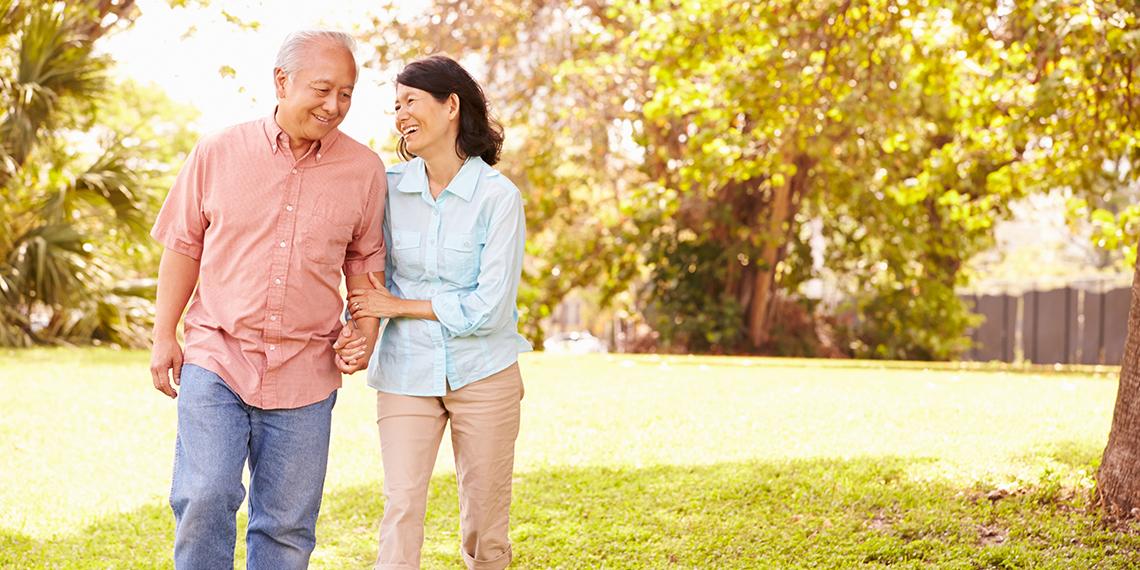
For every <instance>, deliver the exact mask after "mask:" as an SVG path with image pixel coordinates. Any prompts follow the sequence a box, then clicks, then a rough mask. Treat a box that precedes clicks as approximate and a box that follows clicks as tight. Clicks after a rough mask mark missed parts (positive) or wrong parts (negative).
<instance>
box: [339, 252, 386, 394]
mask: <svg viewBox="0 0 1140 570" xmlns="http://www.w3.org/2000/svg"><path fill="white" fill-rule="evenodd" d="M372 276H373V279H375V280H376V282H377V283H384V272H383V271H376V272H373V273H372ZM345 285H346V286H347V288H348V290H349V291H352V290H354V289H364V288H368V289H371V288H372V284H371V283H370V282H369V279H368V274H367V273H366V274H363V275H351V276H347V277H345ZM353 323H355V330H354V331H353V334H352V335H351V336H349V337H347V338H345V335H341V338H338V339H337V342H336V343H335V344H334V345H333V348H334V349H336V350H338V351H339V350H340V349H341V347H342V346H344V345H345V344H347V343H348V342H351V341H352V340H358V339H360V338H363V340H364V347H363V350H362V351H361V352H360V353H358V354H360V356H359V357H358V358H355V359H343V358H338V362H337V367H338V368H341V372H344V373H345V374H352V373H353V372H356V371H357V370H363V369H365V368H367V367H368V359H369V358H370V357H371V356H372V351H373V350H374V349H375V348H376V339H377V337H378V336H379V335H380V319H378V318H376V317H360V318H355V319H353ZM359 344H360V343H359V342H357V343H353V344H352V345H351V347H356V346H359ZM338 345H340V346H338ZM342 362H343V363H344V365H347V366H344V365H342Z"/></svg>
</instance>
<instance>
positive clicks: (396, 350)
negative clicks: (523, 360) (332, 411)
mask: <svg viewBox="0 0 1140 570" xmlns="http://www.w3.org/2000/svg"><path fill="white" fill-rule="evenodd" d="M383 224H384V239H385V242H386V243H387V246H388V259H387V262H386V263H387V266H386V275H387V281H388V283H387V285H388V288H389V289H390V290H391V291H392V294H394V295H396V296H397V297H401V298H404V299H418V300H431V306H432V309H433V310H434V312H435V314H436V317H438V318H439V320H438V321H433V320H427V319H408V318H392V319H388V322H387V324H386V326H385V328H384V331H383V333H382V334H381V336H380V341H379V342H378V343H377V348H376V352H375V353H373V355H372V360H371V361H370V362H369V364H368V384H369V385H370V386H372V387H373V388H375V389H377V390H380V391H382V392H390V393H394V394H405V395H409V396H443V395H444V394H445V393H446V392H447V388H448V387H450V388H451V389H452V390H458V389H460V388H462V387H463V386H466V385H467V384H470V383H472V382H475V381H476V380H481V379H483V378H486V377H488V376H490V375H492V374H494V373H496V372H499V371H501V370H503V369H505V368H507V367H508V366H510V365H511V364H514V363H515V361H517V360H518V355H519V353H521V352H528V351H530V350H531V346H530V344H529V343H528V342H527V341H526V339H524V338H523V337H522V336H521V335H519V333H518V320H519V317H518V308H517V306H516V305H517V298H518V291H519V279H520V278H521V275H522V262H523V244H524V241H525V238H526V218H525V216H524V215H523V200H522V195H521V194H520V193H519V190H518V188H516V187H515V185H514V184H513V183H511V181H510V180H508V179H507V177H506V176H503V175H502V174H500V173H499V172H498V171H497V170H495V169H494V168H491V167H490V166H488V165H487V163H486V162H483V159H482V158H479V157H471V158H468V159H467V161H466V162H464V163H463V167H462V168H460V169H459V172H458V173H457V174H456V175H455V178H453V179H452V180H451V183H450V184H448V185H447V188H445V189H444V190H443V192H441V193H440V195H439V197H438V198H434V199H433V198H432V197H431V190H430V189H429V188H428V179H427V170H426V169H425V167H424V161H423V160H422V159H419V158H416V159H413V160H410V161H408V162H402V163H400V164H396V165H394V166H392V167H391V168H389V169H388V206H387V208H386V209H385V214H384V222H383Z"/></svg>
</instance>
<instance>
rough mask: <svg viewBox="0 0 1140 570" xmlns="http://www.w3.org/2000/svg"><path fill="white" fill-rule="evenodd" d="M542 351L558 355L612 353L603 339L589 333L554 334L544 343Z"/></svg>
mask: <svg viewBox="0 0 1140 570" xmlns="http://www.w3.org/2000/svg"><path fill="white" fill-rule="evenodd" d="M542 350H545V351H546V352H550V353H556V354H588V353H607V352H609V351H610V350H609V347H607V346H606V343H605V342H603V341H602V339H600V338H598V337H596V336H594V335H592V334H590V333H589V332H587V331H570V332H559V333H554V334H552V335H550V336H548V337H546V340H545V341H543V343H542Z"/></svg>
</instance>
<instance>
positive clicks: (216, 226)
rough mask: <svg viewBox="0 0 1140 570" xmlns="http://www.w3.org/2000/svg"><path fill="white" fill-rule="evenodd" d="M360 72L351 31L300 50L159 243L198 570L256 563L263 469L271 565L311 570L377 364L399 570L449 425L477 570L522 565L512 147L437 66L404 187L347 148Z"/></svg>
mask: <svg viewBox="0 0 1140 570" xmlns="http://www.w3.org/2000/svg"><path fill="white" fill-rule="evenodd" d="M353 52H354V42H353V40H352V38H351V37H349V36H348V35H346V34H343V33H339V32H331V31H309V32H297V33H294V34H291V35H290V36H289V37H288V38H287V39H286V40H285V42H284V44H283V45H282V46H281V48H280V51H279V52H278V55H277V61H276V64H275V68H274V72H273V78H274V85H275V89H276V95H277V106H276V108H275V109H274V111H273V114H272V115H270V116H267V117H265V118H263V119H261V120H257V121H252V122H248V123H244V124H240V125H236V126H233V127H230V128H228V129H226V130H223V131H221V132H220V133H217V134H214V135H211V136H207V137H205V138H203V139H202V140H201V141H199V142H198V144H197V145H196V146H195V148H194V150H193V151H192V152H191V154H190V156H189V157H188V158H187V161H186V163H185V165H184V166H183V168H182V170H181V172H180V173H179V175H178V178H177V180H176V182H175V183H174V186H173V187H172V188H171V190H170V194H169V195H168V196H167V198H166V202H165V204H164V205H163V207H162V210H161V212H160V213H159V215H158V218H157V220H156V222H155V225H154V228H153V230H152V235H153V236H154V238H155V239H157V240H158V241H159V242H160V243H161V244H162V245H163V246H164V247H165V251H164V253H163V256H162V261H161V263H160V268H159V278H158V300H157V314H156V318H155V329H154V348H153V352H152V359H151V365H150V368H151V374H152V379H153V382H154V386H155V388H156V389H158V390H159V391H161V392H163V393H165V394H166V395H168V396H170V397H171V398H175V397H177V407H178V435H177V439H176V442H175V456H174V476H173V484H172V487H171V493H170V504H171V507H172V509H173V511H174V517H175V542H174V562H175V566H176V567H177V568H180V569H181V568H187V569H190V568H206V569H216V568H231V567H233V557H234V544H235V539H236V536H235V535H236V532H237V531H236V521H235V515H236V513H237V510H238V509H239V508H240V506H241V503H242V501H243V499H244V498H245V488H244V486H243V484H242V474H243V470H244V468H245V465H246V464H247V463H248V465H249V473H250V477H249V525H248V530H247V533H246V542H247V565H248V567H249V568H258V569H289V568H304V567H306V566H307V565H308V561H309V556H310V554H311V553H312V550H313V548H314V546H315V544H316V533H315V527H316V521H317V513H318V510H319V508H320V502H321V494H322V489H323V485H324V478H325V470H326V465H327V461H328V449H329V431H330V420H331V414H332V409H333V405H334V404H335V402H336V398H337V389H338V388H339V387H340V385H341V374H352V373H354V372H356V371H359V370H363V369H366V368H367V370H368V383H369V385H370V386H372V387H373V388H375V389H376V390H377V418H378V420H377V423H378V425H379V432H380V444H381V455H382V460H383V468H384V478H383V479H384V489H383V492H384V497H385V504H384V516H383V520H382V521H381V523H380V537H379V556H378V558H377V561H376V568H382V569H396V568H418V567H419V563H420V549H421V546H422V544H423V537H424V528H423V525H424V516H425V511H426V504H427V490H428V482H429V480H430V478H431V472H432V468H433V466H434V463H435V458H436V454H437V452H438V449H439V444H440V440H441V438H442V436H443V430H444V426H445V425H446V424H447V423H448V422H449V421H450V422H451V433H452V442H453V446H454V449H455V465H456V471H457V475H458V484H459V500H460V519H461V520H460V523H461V528H462V533H461V534H462V539H461V545H460V552H461V554H462V557H463V560H464V561H465V563H466V564H467V567H468V568H473V569H488V570H492V569H500V568H504V567H506V566H507V565H508V564H509V562H510V560H511V546H510V541H509V539H508V536H507V531H508V516H509V510H510V501H511V478H512V470H513V465H514V444H515V439H516V437H517V435H518V429H519V402H520V400H521V399H522V396H523V386H522V379H521V377H520V375H519V369H518V364H517V359H518V354H519V353H520V352H525V351H527V350H529V349H530V346H529V345H528V344H527V342H526V341H525V340H523V338H522V337H521V336H519V334H518V332H517V321H518V315H517V311H516V305H515V304H516V297H517V292H518V285H519V278H520V274H521V271H522V258H523V240H524V233H525V219H524V216H523V207H522V197H521V195H520V193H519V191H518V189H517V188H516V187H515V186H514V185H513V184H512V183H511V182H510V181H509V180H507V178H506V177H505V176H503V175H501V174H499V172H497V171H496V170H494V169H493V168H492V166H493V165H494V164H495V163H496V162H497V161H498V159H499V152H500V150H501V147H502V141H503V135H502V129H501V128H500V127H499V126H498V124H497V123H496V122H495V121H494V120H493V119H492V118H491V117H490V116H489V114H488V111H487V102H486V100H485V98H484V95H483V92H482V89H481V88H480V87H479V85H478V84H477V83H476V82H475V81H474V80H473V79H472V78H471V76H470V75H469V74H468V73H467V72H466V71H465V70H464V69H463V68H462V67H461V66H460V65H459V64H457V63H456V62H455V61H453V60H451V59H448V58H446V57H442V56H432V57H428V58H426V59H422V60H418V61H416V62H413V63H411V64H409V65H408V66H407V67H405V68H404V69H403V70H402V71H401V72H400V74H399V76H398V77H397V86H396V102H395V111H396V127H397V130H398V131H399V133H400V140H399V155H400V157H401V158H402V159H404V162H401V163H399V164H397V165H395V166H393V167H390V168H388V169H387V170H386V171H385V168H384V165H383V163H382V162H381V160H380V158H379V157H378V156H377V155H376V154H375V153H373V152H372V151H371V150H369V149H368V148H367V147H366V146H364V145H361V144H360V143H358V142H356V141H355V140H352V139H351V138H349V137H348V136H347V135H344V134H343V133H341V132H340V131H338V130H337V126H338V125H339V124H340V123H341V121H342V120H343V119H344V117H345V115H346V114H347V113H348V110H349V108H350V107H351V105H352V91H353V86H354V85H355V83H356V76H357V66H356V61H355V58H354V55H353ZM342 274H343V275H344V278H345V280H346V282H347V288H348V290H349V298H348V312H349V313H350V314H351V319H349V322H348V323H347V324H346V325H343V326H342V323H341V319H340V315H341V313H342V311H343V310H344V307H345V305H344V300H343V299H342V298H341V294H340V282H341V281H340V280H341V275H342ZM187 303H189V308H188V309H187V308H186V306H187ZM184 309H185V348H183V347H182V346H181V345H180V344H179V342H178V340H177V337H176V332H175V330H176V326H177V323H178V321H179V319H180V318H181V316H182V314H183V310H184ZM383 319H387V324H386V326H385V328H384V332H383V335H381V334H380V332H379V331H380V328H381V320H383ZM176 387H177V388H176Z"/></svg>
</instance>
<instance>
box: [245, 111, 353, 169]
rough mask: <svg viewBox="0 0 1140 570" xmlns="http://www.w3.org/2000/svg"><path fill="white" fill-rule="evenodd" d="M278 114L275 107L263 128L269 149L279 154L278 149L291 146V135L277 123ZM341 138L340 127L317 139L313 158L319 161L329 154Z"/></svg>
mask: <svg viewBox="0 0 1140 570" xmlns="http://www.w3.org/2000/svg"><path fill="white" fill-rule="evenodd" d="M276 116H277V107H274V108H273V113H271V114H270V115H269V116H268V117H266V118H265V119H263V120H262V122H261V126H262V129H263V131H264V132H265V138H266V139H267V140H268V141H269V149H270V151H271V152H273V154H277V151H278V150H281V149H282V148H286V149H287V148H289V135H288V133H286V132H285V130H284V129H282V128H281V125H278V124H277V119H276ZM339 138H340V129H333V130H331V131H329V133H328V134H327V135H325V136H324V138H322V139H320V140H318V141H316V143H315V144H314V147H313V149H312V151H315V152H312V155H313V159H314V160H316V161H317V162H318V163H319V162H320V161H321V158H323V157H324V155H326V154H328V152H329V150H330V149H332V146H333V143H335V142H336V141H337V139H339Z"/></svg>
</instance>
